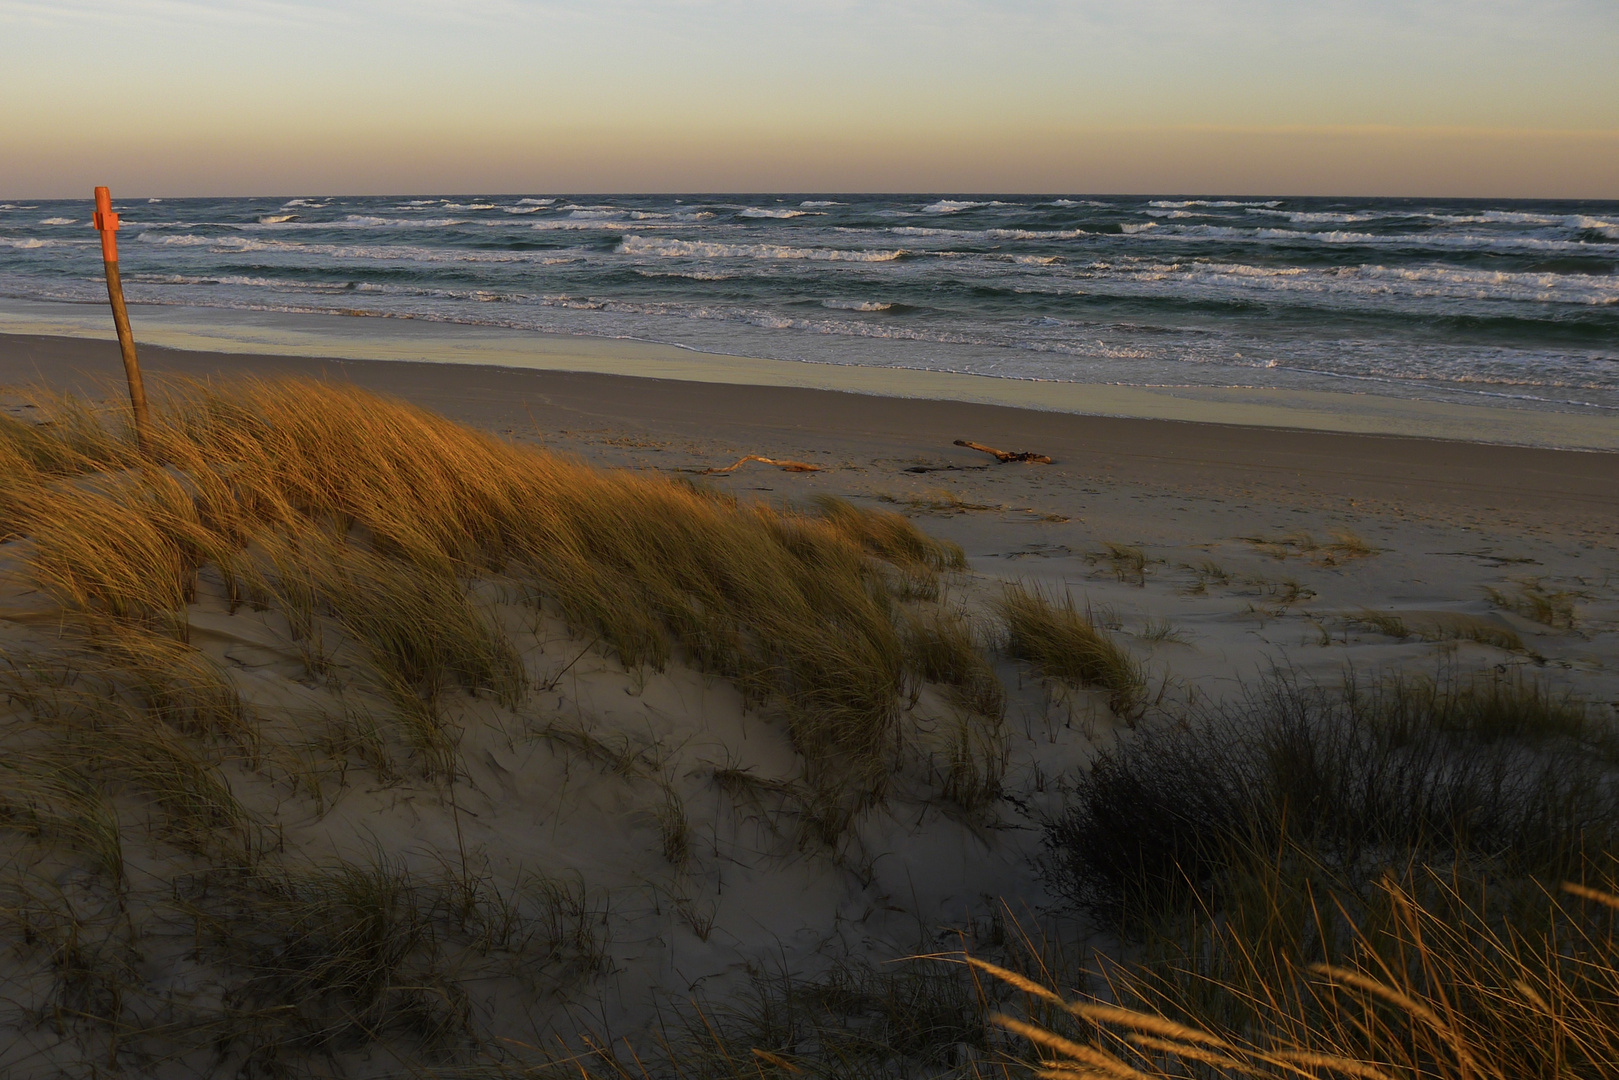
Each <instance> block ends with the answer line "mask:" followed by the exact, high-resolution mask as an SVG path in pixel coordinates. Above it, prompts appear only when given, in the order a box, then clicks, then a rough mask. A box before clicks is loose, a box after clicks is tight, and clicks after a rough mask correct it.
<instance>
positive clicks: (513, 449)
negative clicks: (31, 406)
mask: <svg viewBox="0 0 1619 1080" xmlns="http://www.w3.org/2000/svg"><path fill="white" fill-rule="evenodd" d="M52 415H53V422H52V426H50V427H48V428H46V427H30V426H26V425H20V424H16V423H8V425H7V426H5V427H4V428H0V446H3V447H4V448H5V450H4V452H5V453H6V455H7V456H8V458H9V459H10V460H12V461H13V462H15V463H16V466H17V471H16V473H15V475H13V476H11V477H9V478H8V480H7V482H6V484H5V486H4V489H3V493H0V499H3V506H4V510H5V512H6V514H7V516H8V520H10V521H12V522H13V523H14V524H13V525H12V526H11V528H12V529H13V530H14V531H15V532H16V533H18V535H20V536H23V537H25V538H26V540H25V543H27V544H28V545H29V550H28V553H27V561H28V565H29V567H30V570H31V572H32V573H33V575H34V577H35V579H36V580H37V581H38V582H39V583H40V584H41V585H42V586H43V587H45V588H46V589H48V590H49V591H50V592H51V594H52V595H53V596H55V597H56V599H57V600H58V601H59V602H60V603H61V604H62V605H63V607H64V608H65V609H66V610H68V611H70V612H74V613H79V614H82V615H83V616H85V617H89V618H95V619H103V618H106V619H111V620H112V621H113V622H114V623H115V624H117V625H119V626H125V627H133V628H139V629H143V630H147V631H150V632H152V633H157V634H166V635H170V636H172V637H173V638H175V639H176V640H177V641H180V642H184V641H185V639H186V634H187V627H186V608H187V605H188V603H189V602H190V601H191V599H192V598H193V596H194V595H195V591H196V587H197V575H198V572H199V570H200V569H201V568H202V567H204V566H206V565H212V566H215V567H217V568H218V570H219V571H220V573H221V574H222V575H223V576H224V577H225V579H226V581H227V584H228V586H229V588H230V590H231V595H232V597H233V600H235V599H238V598H245V599H246V600H248V601H249V602H252V601H257V602H260V603H270V604H271V605H272V606H275V607H277V608H278V609H279V610H281V611H283V612H284V613H285V614H286V615H287V617H288V620H289V623H290V624H291V625H292V626H293V628H294V631H295V633H297V634H298V635H299V636H300V638H301V639H302V640H305V641H306V642H308V643H309V647H308V651H307V657H308V663H309V664H310V666H311V668H312V669H321V668H323V667H324V666H325V665H326V664H327V663H328V662H329V659H330V658H329V657H328V656H327V655H326V654H327V652H328V651H329V650H327V649H326V648H325V647H324V646H322V645H321V644H320V642H319V637H320V632H321V625H322V622H323V617H327V616H329V617H331V619H332V620H333V621H334V623H335V626H336V627H337V628H339V629H340V630H341V631H343V632H344V633H345V634H346V635H347V636H348V637H350V638H352V639H354V640H356V641H358V642H359V643H361V645H362V646H363V649H364V651H365V654H366V657H367V660H368V664H369V666H370V668H371V670H372V674H373V678H374V681H375V682H376V684H377V685H378V686H379V687H381V688H382V689H383V691H384V692H385V693H386V694H387V696H388V697H389V698H390V699H391V700H393V701H394V703H395V706H396V710H397V713H398V719H399V720H400V722H401V723H402V724H403V725H404V727H405V728H406V729H408V731H409V732H410V739H411V741H412V743H413V744H414V745H416V747H417V748H418V750H419V751H420V752H421V754H422V755H423V757H424V760H426V762H427V763H428V768H429V771H439V772H442V771H444V769H445V767H446V766H445V762H446V761H447V755H448V754H449V753H450V746H451V744H452V743H453V736H452V735H450V734H446V733H445V732H444V731H443V730H442V728H443V725H442V723H441V722H440V720H439V719H438V718H437V716H436V712H435V703H436V701H437V699H438V697H439V695H440V694H441V693H442V691H443V690H444V688H445V687H446V686H450V685H459V686H461V687H464V688H465V689H466V690H468V691H471V692H475V693H478V692H486V693H488V694H491V695H493V696H494V697H496V698H497V699H499V700H501V701H503V702H506V703H508V704H510V703H513V702H515V701H517V700H519V699H520V698H521V697H522V695H523V694H524V692H525V679H524V677H523V674H522V671H521V664H520V661H518V659H517V658H516V655H515V653H514V651H513V650H512V648H511V646H510V644H509V642H507V641H505V640H504V638H503V635H502V634H501V633H500V631H499V630H498V628H497V627H496V626H495V625H494V624H493V623H492V622H491V621H490V620H489V619H488V618H487V617H486V616H485V615H484V614H483V613H482V612H480V611H479V610H477V605H476V604H474V603H473V602H472V601H471V600H470V598H469V592H468V582H469V581H471V580H473V579H475V578H477V577H479V576H485V577H487V576H503V577H506V578H508V579H511V580H515V581H517V582H520V583H522V585H523V586H524V587H525V588H526V590H527V595H529V596H530V598H531V599H532V600H533V602H535V603H542V604H548V605H554V607H555V609H556V610H557V611H559V612H560V613H562V614H563V615H564V616H565V617H566V619H567V620H568V621H569V623H570V624H572V625H573V626H574V627H576V628H577V629H578V630H579V631H580V632H584V633H588V634H591V635H594V636H595V637H596V638H597V639H599V641H600V642H601V643H602V644H603V645H604V646H605V647H606V648H608V649H610V650H611V651H612V652H613V653H614V654H616V655H617V656H618V658H619V659H620V660H622V662H623V663H624V664H625V665H626V666H627V667H632V668H633V667H638V666H647V667H650V668H652V669H654V670H657V669H661V668H663V667H664V666H665V665H666V664H667V663H669V661H670V659H671V656H672V655H673V650H675V649H677V648H678V649H681V650H683V652H684V654H685V655H686V656H688V657H689V658H690V659H691V661H692V662H693V663H695V664H696V665H697V666H698V667H700V668H701V669H703V670H705V671H709V672H713V673H715V674H719V675H722V676H725V677H727V678H730V679H732V680H734V681H735V682H736V683H737V684H738V686H740V687H741V688H742V689H743V691H744V693H745V694H746V695H747V696H748V697H749V700H750V701H752V702H753V703H755V704H756V705H758V706H760V707H764V708H769V709H772V710H775V711H779V712H781V713H782V714H783V715H784V716H785V717H786V720H787V722H788V724H789V727H790V729H791V731H792V734H793V737H794V740H795V743H796V744H797V745H798V747H799V749H800V751H801V752H802V753H803V754H804V756H805V759H806V762H807V763H808V766H809V768H810V770H811V771H812V772H813V773H815V774H816V775H818V776H820V777H822V778H823V780H824V782H825V783H827V784H836V785H841V786H845V787H850V788H851V790H854V791H856V792H858V793H863V794H860V795H859V798H863V799H870V798H875V797H878V796H879V795H880V793H881V791H882V789H883V786H884V783H885V779H884V778H885V775H886V771H887V769H888V768H889V765H890V761H889V758H890V756H891V750H890V748H891V747H892V746H893V744H894V738H893V734H894V725H895V723H896V722H897V709H896V703H897V702H898V700H899V696H900V690H901V684H902V681H903V677H904V662H905V650H904V644H903V641H902V638H901V634H900V632H899V630H898V628H897V626H896V620H895V609H894V606H893V605H894V599H893V597H894V595H895V594H896V591H898V592H899V593H901V594H905V593H906V592H907V591H909V592H915V591H916V590H918V589H920V590H922V591H924V592H925V590H926V589H927V588H929V587H932V585H933V583H934V582H936V580H937V575H938V574H939V573H940V572H941V571H944V570H951V569H957V568H960V567H961V566H963V565H964V562H963V559H962V555H961V552H960V551H959V549H955V548H953V547H951V546H949V545H944V544H940V543H938V542H936V541H933V540H931V539H929V538H927V537H926V536H924V535H923V534H921V533H920V532H918V531H917V530H916V529H915V528H914V526H912V525H911V524H910V523H909V522H907V521H906V520H905V519H904V518H902V517H900V516H899V515H896V514H892V513H884V512H875V511H868V510H861V509H857V508H855V507H853V506H851V505H849V504H847V503H844V502H841V501H838V500H834V499H826V500H822V502H821V503H820V504H819V506H818V507H817V508H815V509H813V510H809V511H792V510H785V509H779V508H772V507H769V506H765V505H740V504H738V503H737V502H736V501H735V500H733V499H731V498H729V497H727V496H724V495H720V494H717V493H713V492H710V491H707V490H705V489H702V488H699V487H696V486H693V485H692V484H690V483H686V482H683V481H679V480H672V479H668V478H664V477H655V476H646V475H636V474H627V473H602V472H598V471H596V470H593V469H590V468H587V467H585V466H582V465H579V464H575V463H573V462H570V461H567V460H564V459H561V458H558V457H556V456H554V455H550V454H547V453H545V452H542V451H538V450H534V449H530V448H525V447H519V446H516V445H513V444H510V443H506V442H503V441H500V440H498V439H495V438H493V437H490V436H486V435H483V434H481V433H477V432H474V431H471V430H469V429H466V428H463V427H460V426H458V425H455V424H452V423H450V422H448V421H444V420H441V419H439V418H437V417H434V416H432V415H430V414H427V413H425V412H422V411H420V410H417V409H414V408H411V407H409V406H405V405H402V404H398V403H395V402H390V401H385V400H382V399H379V398H376V397H375V396H373V395H370V394H366V393H363V392H361V391H358V390H353V389H350V388H344V387H335V386H330V385H325V384H317V383H311V382H302V383H298V382H281V383H244V384H240V385H236V386H232V387H228V388H223V389H216V388H207V387H201V386H195V385H192V386H181V387H179V388H178V389H175V390H172V391H171V392H169V393H168V395H167V396H166V397H165V398H164V400H163V401H162V404H161V406H160V407H159V409H158V410H157V414H156V422H155V424H154V431H153V433H152V440H151V447H152V450H151V455H150V457H146V456H142V455H141V454H140V453H139V452H138V451H137V450H136V449H135V447H134V445H133V443H132V442H130V441H129V439H128V435H127V433H125V432H120V431H118V430H117V429H116V427H113V428H111V429H108V428H107V427H105V426H103V425H102V424H101V423H100V421H99V418H98V417H96V415H95V414H94V412H93V410H91V409H90V408H89V407H88V406H86V405H84V404H82V403H75V402H71V401H66V402H58V403H56V405H55V407H54V409H53V411H52Z"/></svg>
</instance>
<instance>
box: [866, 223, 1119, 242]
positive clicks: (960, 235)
mask: <svg viewBox="0 0 1619 1080" xmlns="http://www.w3.org/2000/svg"><path fill="white" fill-rule="evenodd" d="M839 231H840V232H851V233H861V232H864V231H865V230H863V229H840V230H839ZM883 231H884V232H887V233H891V234H893V235H894V236H928V237H937V238H939V239H944V240H1075V239H1078V238H1079V237H1081V236H1089V235H1090V233H1089V232H1088V231H1087V230H1085V229H939V228H930V227H928V226H926V225H890V226H889V227H888V228H886V229H884V230H883Z"/></svg>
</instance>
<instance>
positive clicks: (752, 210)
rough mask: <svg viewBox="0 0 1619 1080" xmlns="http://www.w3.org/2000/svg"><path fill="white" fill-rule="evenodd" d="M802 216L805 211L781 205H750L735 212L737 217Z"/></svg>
mask: <svg viewBox="0 0 1619 1080" xmlns="http://www.w3.org/2000/svg"><path fill="white" fill-rule="evenodd" d="M804 216H805V211H803V210H788V209H785V208H782V207H762V208H761V207H758V206H750V207H748V208H747V209H746V210H742V211H740V212H738V214H737V217H745V218H798V217H804Z"/></svg>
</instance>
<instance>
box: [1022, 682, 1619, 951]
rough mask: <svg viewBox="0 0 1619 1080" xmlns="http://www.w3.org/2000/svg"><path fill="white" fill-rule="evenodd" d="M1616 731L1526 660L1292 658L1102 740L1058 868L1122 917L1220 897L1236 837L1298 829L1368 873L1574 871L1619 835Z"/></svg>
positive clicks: (1244, 842)
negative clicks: (1336, 673) (1176, 717)
mask: <svg viewBox="0 0 1619 1080" xmlns="http://www.w3.org/2000/svg"><path fill="white" fill-rule="evenodd" d="M1613 739H1614V733H1613V732H1612V731H1611V730H1610V729H1609V727H1608V726H1607V725H1604V724H1600V723H1598V722H1596V721H1595V720H1593V719H1592V718H1591V714H1590V712H1589V710H1587V708H1586V707H1585V706H1584V705H1583V703H1581V702H1579V701H1577V700H1575V699H1573V698H1570V697H1567V696H1565V695H1561V694H1558V693H1555V692H1553V691H1552V690H1551V689H1550V688H1549V687H1548V686H1547V685H1546V684H1544V683H1542V682H1538V681H1536V680H1533V679H1531V678H1528V677H1526V676H1523V675H1521V674H1501V673H1497V672H1493V671H1491V672H1489V673H1486V674H1480V675H1471V676H1464V675H1461V674H1457V673H1454V672H1443V673H1441V674H1439V675H1437V676H1434V677H1428V678H1418V677H1412V676H1391V677H1388V678H1385V679H1379V680H1375V681H1372V682H1370V683H1366V682H1364V681H1358V680H1356V679H1355V678H1353V677H1351V678H1350V679H1349V681H1348V682H1346V683H1345V684H1344V685H1343V686H1341V687H1336V688H1333V687H1320V686H1314V685H1308V684H1303V683H1301V682H1299V681H1297V680H1295V679H1293V678H1290V677H1287V676H1285V675H1279V676H1277V677H1275V678H1273V679H1272V680H1271V681H1269V682H1268V683H1267V684H1265V685H1264V686H1263V687H1261V688H1258V689H1257V690H1255V691H1254V692H1253V693H1252V694H1250V696H1249V698H1248V699H1247V700H1246V701H1244V702H1243V703H1241V704H1240V705H1235V706H1230V707H1226V708H1222V709H1218V710H1213V711H1210V712H1206V713H1204V714H1202V715H1199V716H1195V717H1193V718H1190V719H1189V720H1187V721H1186V722H1184V723H1180V724H1175V725H1170V726H1162V727H1156V728H1153V729H1151V730H1143V731H1142V732H1141V733H1140V734H1139V735H1138V736H1137V737H1136V738H1135V739H1133V740H1131V741H1129V742H1126V743H1123V744H1121V745H1120V746H1119V747H1118V748H1116V749H1113V750H1107V751H1104V752H1103V753H1101V754H1099V755H1098V757H1097V758H1096V760H1095V761H1094V762H1093V764H1092V767H1091V768H1090V769H1089V770H1088V771H1087V772H1086V773H1084V774H1082V775H1080V776H1079V777H1076V778H1075V779H1074V782H1073V788H1072V796H1071V801H1070V803H1069V806H1068V809H1067V811H1066V813H1065V814H1064V815H1062V816H1061V817H1060V818H1058V819H1057V820H1056V821H1055V822H1054V823H1053V825H1052V828H1051V830H1050V832H1049V833H1048V837H1047V846H1048V852H1049V861H1048V864H1047V865H1048V871H1049V873H1050V875H1051V878H1052V881H1053V884H1054V885H1055V886H1056V887H1057V888H1058V889H1059V890H1060V891H1062V892H1063V893H1064V894H1065V895H1067V896H1068V897H1069V898H1070V900H1071V901H1072V902H1074V903H1075V904H1077V905H1079V906H1081V907H1083V908H1085V909H1087V910H1089V911H1091V912H1093V913H1095V914H1096V915H1098V916H1099V917H1101V918H1104V919H1106V920H1108V921H1110V922H1115V923H1116V922H1117V921H1118V920H1119V919H1121V918H1125V917H1127V916H1129V915H1130V913H1132V912H1133V913H1137V914H1140V913H1148V914H1150V913H1152V912H1156V911H1160V910H1184V909H1185V908H1186V907H1187V906H1188V905H1189V904H1192V903H1193V902H1194V898H1196V902H1197V903H1204V902H1208V903H1211V904H1215V905H1216V906H1217V899H1218V897H1219V896H1220V895H1221V893H1222V890H1225V889H1227V888H1230V887H1234V886H1233V885H1232V882H1231V881H1228V880H1226V878H1225V877H1224V876H1223V875H1224V874H1225V869H1224V868H1227V867H1229V866H1231V865H1233V864H1234V863H1236V862H1240V861H1242V860H1241V859H1239V858H1238V856H1237V854H1236V853H1241V852H1247V851H1250V850H1254V851H1259V852H1273V851H1275V850H1276V849H1277V847H1278V845H1285V844H1289V843H1292V844H1301V845H1306V846H1307V847H1308V848H1310V849H1311V850H1315V851H1319V852H1320V861H1321V862H1322V864H1323V865H1327V866H1332V867H1334V868H1335V872H1338V873H1342V874H1344V875H1347V876H1348V877H1349V878H1350V879H1352V880H1354V879H1358V880H1364V879H1366V878H1367V877H1368V875H1369V876H1370V877H1375V876H1376V875H1377V874H1378V873H1380V872H1381V871H1382V869H1383V868H1384V867H1386V866H1388V865H1390V859H1391V858H1394V857H1395V856H1394V855H1393V853H1396V852H1398V853H1400V855H1399V857H1400V858H1404V859H1408V860H1417V861H1420V862H1424V863H1432V864H1442V863H1446V862H1449V861H1452V860H1454V859H1458V858H1459V859H1462V860H1464V861H1470V860H1474V859H1486V860H1491V861H1494V862H1496V863H1498V864H1499V865H1500V866H1501V867H1502V868H1503V871H1504V872H1510V873H1512V874H1514V875H1517V876H1522V877H1537V878H1542V879H1558V878H1559V877H1560V876H1563V875H1569V874H1573V873H1575V872H1576V871H1578V869H1579V868H1580V867H1581V866H1583V865H1584V864H1585V862H1586V861H1587V860H1589V859H1591V858H1594V857H1596V856H1597V855H1598V854H1600V853H1601V852H1603V851H1606V850H1608V849H1609V848H1610V847H1611V846H1612V845H1613V843H1614V841H1615V840H1616V839H1619V832H1616V830H1619V790H1616V787H1615V784H1614V780H1615V779H1616V778H1619V774H1616V773H1615V770H1614V767H1613V765H1612V764H1610V763H1611V762H1612V760H1613V758H1612V747H1613ZM1211 897H1213V898H1215V899H1213V900H1211V899H1209V898H1211Z"/></svg>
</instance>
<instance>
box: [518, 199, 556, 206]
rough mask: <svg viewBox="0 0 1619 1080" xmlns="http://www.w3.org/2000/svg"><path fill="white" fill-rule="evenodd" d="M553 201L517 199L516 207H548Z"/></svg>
mask: <svg viewBox="0 0 1619 1080" xmlns="http://www.w3.org/2000/svg"><path fill="white" fill-rule="evenodd" d="M554 202H556V200H555V199H518V200H517V205H518V206H550V205H551V204H552V203H554Z"/></svg>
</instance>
